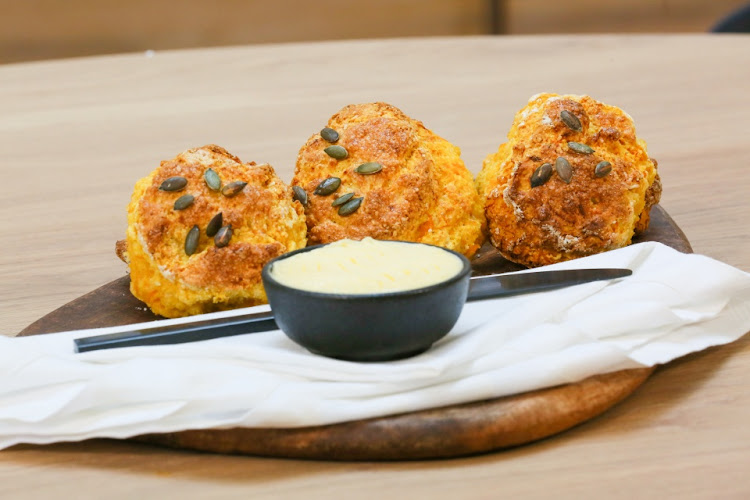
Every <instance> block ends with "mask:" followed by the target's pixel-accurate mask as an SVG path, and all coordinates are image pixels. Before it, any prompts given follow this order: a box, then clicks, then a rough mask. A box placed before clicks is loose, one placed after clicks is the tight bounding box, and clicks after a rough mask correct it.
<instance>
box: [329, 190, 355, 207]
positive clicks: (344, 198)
mask: <svg viewBox="0 0 750 500" xmlns="http://www.w3.org/2000/svg"><path fill="white" fill-rule="evenodd" d="M352 197H354V193H346V194H344V195H341V196H339V197H338V198H336V199H335V200H333V203H331V206H332V207H338V206H339V205H343V204H344V203H346V202H347V201H349V200H351V199H352Z"/></svg>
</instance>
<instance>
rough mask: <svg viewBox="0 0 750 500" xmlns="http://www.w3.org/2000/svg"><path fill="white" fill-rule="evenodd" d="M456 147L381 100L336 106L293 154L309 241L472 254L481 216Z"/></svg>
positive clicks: (481, 226)
mask: <svg viewBox="0 0 750 500" xmlns="http://www.w3.org/2000/svg"><path fill="white" fill-rule="evenodd" d="M460 154H461V151H460V150H459V148H457V147H456V146H454V145H453V144H451V143H450V142H448V141H446V140H445V139H443V138H441V137H439V136H437V135H436V134H434V133H433V132H431V131H430V130H428V129H427V128H425V127H424V125H423V124H422V123H421V122H419V121H417V120H414V119H412V118H409V117H408V116H406V115H405V114H404V113H403V112H401V111H400V110H399V109H397V108H395V107H393V106H391V105H389V104H385V103H382V102H376V103H369V104H356V105H349V106H346V107H344V108H343V109H342V110H341V111H339V112H338V113H336V114H335V115H333V116H332V117H331V119H330V120H329V121H328V125H327V126H326V128H324V129H323V130H321V132H320V133H316V134H314V135H313V136H312V137H310V139H308V141H307V143H306V144H305V145H304V146H302V148H301V149H300V152H299V155H298V157H297V165H296V169H295V173H294V178H293V180H292V184H293V186H295V189H296V190H297V191H298V195H301V196H302V197H306V198H307V204H306V208H305V214H306V217H307V227H308V238H309V242H310V244H314V243H315V244H317V243H328V242H331V241H336V240H340V239H344V238H350V239H362V238H364V237H367V236H369V237H372V238H375V239H380V240H403V241H415V242H422V243H429V244H433V245H438V246H441V247H445V248H449V249H452V250H455V251H458V252H460V253H462V254H464V255H466V256H471V255H473V254H474V253H475V252H476V250H477V249H478V248H479V247H480V246H481V244H482V242H483V240H484V230H485V222H484V215H483V213H482V204H481V200H480V199H479V196H478V194H477V191H476V187H475V186H474V183H473V179H472V175H471V173H470V172H469V170H468V169H467V168H466V166H465V165H464V163H463V161H462V160H461V157H460ZM301 190H304V193H302V192H301Z"/></svg>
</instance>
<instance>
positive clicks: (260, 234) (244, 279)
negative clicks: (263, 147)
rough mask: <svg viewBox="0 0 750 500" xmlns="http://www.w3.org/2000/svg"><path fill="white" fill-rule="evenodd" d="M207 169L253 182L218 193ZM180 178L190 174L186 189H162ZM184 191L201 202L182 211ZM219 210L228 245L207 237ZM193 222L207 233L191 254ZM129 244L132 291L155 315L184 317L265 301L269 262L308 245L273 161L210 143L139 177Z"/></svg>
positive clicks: (297, 208)
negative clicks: (179, 202) (246, 159)
mask: <svg viewBox="0 0 750 500" xmlns="http://www.w3.org/2000/svg"><path fill="white" fill-rule="evenodd" d="M208 168H212V169H213V170H214V171H215V172H216V173H217V174H219V176H220V178H221V179H222V181H223V184H224V185H225V184H228V183H229V182H233V181H244V182H247V185H246V186H245V187H244V189H243V190H242V191H240V192H239V193H238V194H237V195H236V196H233V197H227V196H224V195H222V194H221V193H220V192H217V191H212V190H211V189H209V188H208V186H207V185H206V183H205V180H204V177H203V176H204V173H205V171H206V170H207V169H208ZM174 176H181V177H185V178H186V179H187V181H188V183H187V187H186V188H185V189H183V190H181V191H176V192H171V191H162V190H160V189H159V186H160V185H161V184H162V182H163V181H164V180H166V179H168V178H169V177H174ZM184 194H192V195H193V196H194V197H195V201H194V202H193V204H192V205H191V206H190V207H188V208H186V209H184V210H175V209H174V202H175V200H176V199H177V198H179V197H180V196H182V195H184ZM219 212H221V213H222V217H223V223H224V225H227V224H231V225H232V231H233V235H232V238H231V240H230V243H229V245H227V246H226V247H223V248H219V247H217V246H216V245H215V243H214V238H212V237H208V236H207V235H206V225H207V224H208V222H209V221H210V220H211V218H212V217H213V216H214V215H216V214H217V213H219ZM194 225H197V226H198V227H199V229H200V238H199V243H198V248H197V249H196V251H195V252H194V253H193V254H192V255H189V256H188V255H187V254H186V252H185V238H186V236H187V233H188V231H189V230H190V229H191V228H192V227H193V226H194ZM126 242H127V255H128V257H129V261H130V262H129V266H130V278H131V285H130V289H131V292H132V293H133V295H135V296H136V297H137V298H139V299H140V300H142V301H144V302H145V303H146V304H147V305H148V306H149V307H150V308H151V310H152V311H153V312H154V313H156V314H160V315H162V316H165V317H178V316H186V315H193V314H200V313H205V312H210V311H216V310H222V309H229V308H235V307H245V306H251V305H257V304H261V303H265V302H266V296H265V292H264V290H263V286H262V283H261V278H260V273H261V269H262V267H263V265H264V264H265V263H266V262H268V261H269V260H270V259H272V258H274V257H276V256H278V255H281V254H282V253H285V252H288V251H291V250H294V249H297V248H302V247H304V246H305V244H306V227H305V218H304V213H303V209H302V206H301V205H300V203H299V202H297V201H293V199H292V192H291V188H290V187H289V186H287V185H285V184H284V183H283V182H282V181H281V180H280V179H279V178H278V177H277V176H276V174H275V172H274V170H273V168H272V167H271V166H270V165H268V164H262V165H256V164H255V163H254V162H250V163H242V162H241V161H240V160H239V158H237V157H236V156H234V155H232V154H230V153H229V152H227V151H226V150H225V149H223V148H221V147H219V146H216V145H207V146H203V147H200V148H195V149H190V150H187V151H185V152H183V153H181V154H179V155H177V156H176V157H175V158H173V159H171V160H167V161H163V162H161V165H160V166H159V167H158V168H157V169H156V170H154V171H153V172H152V173H151V174H150V175H148V176H147V177H145V178H143V179H141V180H139V181H138V183H137V184H136V186H135V190H134V192H133V196H132V197H131V201H130V204H129V205H128V231H127V238H126Z"/></svg>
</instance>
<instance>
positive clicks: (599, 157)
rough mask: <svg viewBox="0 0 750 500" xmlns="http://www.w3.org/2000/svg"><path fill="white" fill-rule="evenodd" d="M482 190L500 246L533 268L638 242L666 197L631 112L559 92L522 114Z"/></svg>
mask: <svg viewBox="0 0 750 500" xmlns="http://www.w3.org/2000/svg"><path fill="white" fill-rule="evenodd" d="M477 188H478V190H479V192H480V195H481V196H482V198H483V199H484V210H485V215H486V217H487V222H488V225H489V233H490V239H491V241H492V244H493V245H494V246H495V247H497V249H498V250H499V251H500V253H501V254H502V255H503V256H504V257H505V258H507V259H509V260H511V261H513V262H517V263H519V264H523V265H525V266H528V267H534V266H541V265H545V264H552V263H555V262H559V261H564V260H569V259H574V258H577V257H583V256H585V255H591V254H595V253H598V252H603V251H606V250H611V249H615V248H620V247H623V246H626V245H628V244H630V242H631V239H632V237H633V235H634V233H635V231H636V230H637V231H644V230H645V229H646V228H647V227H648V217H649V209H650V208H651V206H652V205H654V204H656V203H658V201H659V196H660V194H661V183H660V182H659V177H658V174H657V171H656V162H655V161H654V160H652V159H651V158H649V156H648V153H647V152H646V143H645V142H644V141H643V140H641V139H639V138H637V137H636V134H635V127H634V125H633V120H632V118H631V117H630V116H629V115H628V114H627V113H625V112H624V111H622V110H621V109H619V108H616V107H614V106H609V105H607V104H603V103H601V102H598V101H595V100H594V99H592V98H591V97H588V96H573V95H565V96H559V95H556V94H539V95H536V96H534V97H532V98H531V100H530V101H529V103H528V105H527V106H526V107H525V108H523V109H522V110H521V111H519V112H518V114H517V115H516V117H515V120H514V122H513V125H512V127H511V129H510V132H509V133H508V142H506V143H504V144H502V145H501V146H500V148H499V149H498V151H497V152H496V153H493V154H490V155H489V156H487V158H486V159H485V160H484V163H483V165H482V170H481V171H480V173H479V175H478V176H477Z"/></svg>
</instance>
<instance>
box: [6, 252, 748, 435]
mask: <svg viewBox="0 0 750 500" xmlns="http://www.w3.org/2000/svg"><path fill="white" fill-rule="evenodd" d="M593 267H628V268H631V269H633V276H631V277H628V278H625V279H622V280H616V281H612V282H594V283H588V284H585V285H578V286H575V287H570V288H565V289H561V290H556V291H549V292H544V293H537V294H533V295H524V296H517V297H513V298H505V299H495V300H487V301H480V302H472V303H469V304H467V305H466V306H465V308H464V311H463V313H462V315H461V317H460V318H459V321H458V323H457V324H456V326H455V327H454V328H453V330H452V331H451V333H450V334H449V335H448V336H446V337H445V338H444V339H442V340H441V341H440V342H438V343H436V344H435V346H434V347H433V348H432V349H430V350H429V351H427V352H426V353H424V354H421V355H419V356H416V357H413V358H410V359H405V360H400V361H393V362H384V363H354V362H347V361H339V360H334V359H329V358H325V357H321V356H316V355H313V354H310V353H308V352H307V351H306V350H304V349H303V348H301V347H299V346H297V345H296V344H294V343H293V342H291V341H290V340H288V339H287V338H286V336H285V335H284V334H283V333H282V332H280V331H278V330H277V331H273V332H265V333H258V334H253V335H243V336H237V337H229V338H224V339H215V340H209V341H203V342H196V343H191V344H179V345H170V346H154V347H130V348H121V349H112V350H102V351H92V352H88V353H82V354H75V353H74V351H73V339H74V338H78V337H84V336H90V335H99V334H103V333H113V332H116V331H124V330H129V329H132V328H133V326H134V325H129V326H125V327H116V328H106V329H97V330H81V331H75V332H66V333H59V334H54V335H41V336H35V337H26V338H10V337H3V336H0V448H3V447H8V446H11V445H13V444H17V443H50V442H55V441H77V440H83V439H88V438H92V437H113V438H126V437H130V436H134V435H138V434H144V433H153V432H170V431H178V430H185V429H199V428H200V429H205V428H227V427H235V426H245V427H296V426H307V425H323V424H330V423H335V422H342V421H347V420H355V419H361V418H368V417H377V416H383V415H390V414H395V413H401V412H408V411H414V410H420V409H425V408H432V407H438V406H443V405H450V404H457V403H462V402H467V401H476V400H481V399H487V398H493V397H500V396H505V395H509V394H516V393H521V392H525V391H530V390H534V389H539V388H543V387H550V386H554V385H558V384H563V383H568V382H575V381H579V380H582V379H584V378H586V377H588V376H591V375H594V374H598V373H604V372H610V371H616V370H621V369H625V368H636V367H644V366H653V365H655V364H660V363H666V362H668V361H670V360H672V359H675V358H677V357H680V356H683V355H685V354H687V353H690V352H694V351H699V350H702V349H705V348H707V347H709V346H713V345H719V344H725V343H728V342H732V341H734V340H736V339H738V338H739V337H741V336H742V335H743V334H745V333H746V332H747V331H748V330H750V274H748V273H745V272H743V271H740V270H738V269H735V268H733V267H730V266H728V265H726V264H723V263H721V262H718V261H715V260H712V259H710V258H708V257H704V256H700V255H695V254H682V253H679V252H677V251H675V250H673V249H671V248H669V247H666V246H664V245H662V244H659V243H642V244H638V245H632V246H630V247H627V248H623V249H620V250H616V251H612V252H607V253H604V254H599V255H595V256H591V257H586V258H582V259H578V260H575V261H571V262H565V263H561V264H557V265H554V266H548V269H571V268H593ZM524 272H526V271H524ZM532 272H533V271H532ZM264 309H266V310H267V306H262V307H258V308H251V309H244V310H236V311H229V312H224V313H215V314H209V315H204V316H203V317H204V318H209V317H226V316H234V315H238V314H245V313H247V312H249V311H253V310H264ZM192 320H195V317H194V318H191V319H189V320H186V319H178V320H168V321H161V322H158V326H162V325H164V324H167V323H172V324H176V323H181V322H186V321H192ZM148 326H157V325H154V323H145V324H141V325H137V327H138V328H145V327H148Z"/></svg>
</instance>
